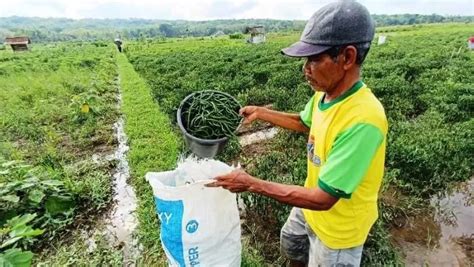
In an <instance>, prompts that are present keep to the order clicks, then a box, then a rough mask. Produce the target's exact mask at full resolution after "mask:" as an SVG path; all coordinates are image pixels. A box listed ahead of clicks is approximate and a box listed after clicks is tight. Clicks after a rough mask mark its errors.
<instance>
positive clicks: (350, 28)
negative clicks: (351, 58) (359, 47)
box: [281, 0, 375, 57]
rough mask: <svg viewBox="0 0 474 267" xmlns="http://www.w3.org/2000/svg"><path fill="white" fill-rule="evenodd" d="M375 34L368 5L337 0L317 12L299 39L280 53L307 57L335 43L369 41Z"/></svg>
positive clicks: (348, 0)
mask: <svg viewBox="0 0 474 267" xmlns="http://www.w3.org/2000/svg"><path fill="white" fill-rule="evenodd" d="M374 33H375V23H374V21H373V19H372V17H371V16H370V13H369V11H368V10H367V8H365V7H364V6H363V5H361V4H359V3H357V2H356V1H354V0H338V1H336V2H333V3H330V4H328V5H325V6H323V7H322V8H321V9H319V10H318V11H316V13H314V14H313V16H311V18H310V19H309V20H308V22H307V23H306V26H305V28H304V31H303V33H302V34H301V37H300V41H298V42H296V43H294V44H292V45H291V46H289V47H287V48H284V49H282V50H281V52H282V53H283V54H285V55H287V56H290V57H308V56H312V55H316V54H320V53H322V52H324V51H326V50H328V49H330V48H331V47H334V46H338V45H344V44H355V43H364V42H371V41H372V39H374Z"/></svg>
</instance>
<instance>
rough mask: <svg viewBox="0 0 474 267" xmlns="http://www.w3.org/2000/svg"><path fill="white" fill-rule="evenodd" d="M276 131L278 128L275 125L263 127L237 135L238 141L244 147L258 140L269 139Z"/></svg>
mask: <svg viewBox="0 0 474 267" xmlns="http://www.w3.org/2000/svg"><path fill="white" fill-rule="evenodd" d="M277 133H278V129H277V128H276V127H272V128H268V129H263V130H260V131H257V132H253V133H246V134H243V135H241V136H240V137H239V143H240V145H241V146H242V147H245V146H248V145H251V144H255V143H259V142H262V141H266V140H268V139H271V138H273V137H275V135H276V134H277Z"/></svg>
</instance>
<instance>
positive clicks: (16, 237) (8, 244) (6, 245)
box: [0, 236, 23, 248]
mask: <svg viewBox="0 0 474 267" xmlns="http://www.w3.org/2000/svg"><path fill="white" fill-rule="evenodd" d="M22 238H23V237H22V236H15V237H13V238H10V239H8V240H7V241H5V242H3V244H2V246H0V248H6V247H8V246H11V245H13V244H15V243H16V242H18V240H20V239H22Z"/></svg>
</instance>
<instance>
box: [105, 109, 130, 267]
mask: <svg viewBox="0 0 474 267" xmlns="http://www.w3.org/2000/svg"><path fill="white" fill-rule="evenodd" d="M123 126H124V122H123V118H120V119H119V120H118V121H117V122H116V123H115V124H114V128H115V131H116V135H117V139H118V143H119V145H118V148H117V150H116V152H115V155H114V158H115V159H116V160H118V165H117V169H116V173H115V174H114V176H113V179H114V192H115V195H114V199H113V202H114V206H113V209H112V212H111V213H110V215H109V217H108V218H107V219H106V222H105V223H106V229H107V235H108V236H109V239H110V241H111V243H112V244H113V245H114V246H116V247H117V246H118V247H121V248H122V250H123V253H124V260H125V261H127V260H130V259H133V258H134V257H135V256H136V252H135V251H136V249H137V243H136V240H135V239H134V238H133V232H134V230H135V228H136V227H137V218H136V217H135V214H134V213H135V209H136V207H137V204H136V201H137V200H136V196H135V193H134V191H133V189H132V187H131V186H130V185H129V184H128V183H127V180H128V178H129V177H130V169H129V166H128V162H127V159H126V153H127V151H128V149H129V147H128V146H127V136H126V135H125V132H124V127H123Z"/></svg>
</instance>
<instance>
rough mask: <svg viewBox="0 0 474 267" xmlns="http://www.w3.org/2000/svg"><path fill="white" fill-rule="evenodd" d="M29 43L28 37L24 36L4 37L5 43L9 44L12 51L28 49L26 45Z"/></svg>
mask: <svg viewBox="0 0 474 267" xmlns="http://www.w3.org/2000/svg"><path fill="white" fill-rule="evenodd" d="M29 44H31V40H30V38H28V37H26V36H18V37H7V38H5V45H10V46H11V47H12V49H13V51H15V52H18V51H28V45H29Z"/></svg>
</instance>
